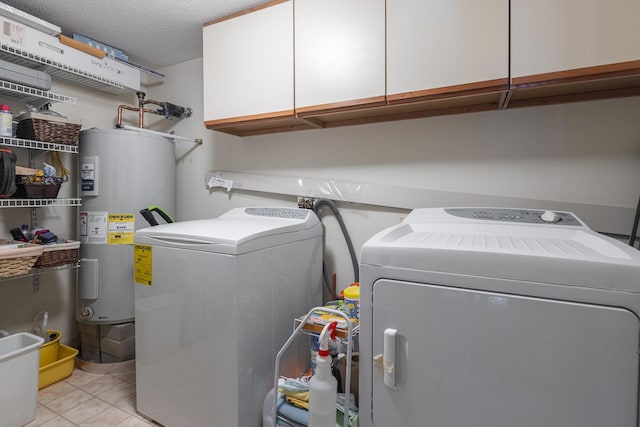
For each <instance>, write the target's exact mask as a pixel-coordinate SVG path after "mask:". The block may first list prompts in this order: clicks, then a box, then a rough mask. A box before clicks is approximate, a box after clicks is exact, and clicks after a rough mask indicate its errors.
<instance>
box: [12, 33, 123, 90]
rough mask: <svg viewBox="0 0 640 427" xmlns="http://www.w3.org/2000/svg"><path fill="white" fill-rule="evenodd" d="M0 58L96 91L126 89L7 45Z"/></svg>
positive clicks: (85, 72)
mask: <svg viewBox="0 0 640 427" xmlns="http://www.w3.org/2000/svg"><path fill="white" fill-rule="evenodd" d="M0 58H1V59H4V60H5V61H8V62H12V63H14V64H18V65H23V66H25V67H30V68H35V69H38V70H39V71H43V72H45V73H47V74H49V75H50V76H51V77H55V78H59V79H61V80H66V81H70V82H72V83H76V84H79V85H81V86H85V87H89V88H94V89H100V90H105V89H117V90H119V91H124V90H125V89H126V88H125V87H124V85H122V84H121V83H119V82H116V81H114V80H111V79H107V78H105V77H102V76H98V75H96V74H94V73H90V72H88V71H84V70H80V69H78V68H76V67H73V66H71V65H68V64H63V63H60V62H58V61H54V60H52V59H49V58H44V57H42V56H40V55H36V54H33V53H30V52H28V51H25V50H22V49H17V48H15V47H13V46H10V45H8V44H5V43H1V44H0Z"/></svg>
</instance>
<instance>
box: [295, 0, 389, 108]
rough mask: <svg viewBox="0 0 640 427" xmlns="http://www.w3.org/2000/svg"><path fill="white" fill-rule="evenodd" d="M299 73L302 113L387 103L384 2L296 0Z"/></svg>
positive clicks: (298, 105)
mask: <svg viewBox="0 0 640 427" xmlns="http://www.w3.org/2000/svg"><path fill="white" fill-rule="evenodd" d="M295 70H296V75H295V91H296V92H295V93H296V102H295V104H296V109H297V111H298V113H304V112H305V111H307V110H322V109H325V108H326V109H331V108H339V107H347V108H348V107H349V106H354V105H367V104H373V103H384V100H385V98H384V96H385V0H295ZM338 104H339V105H338Z"/></svg>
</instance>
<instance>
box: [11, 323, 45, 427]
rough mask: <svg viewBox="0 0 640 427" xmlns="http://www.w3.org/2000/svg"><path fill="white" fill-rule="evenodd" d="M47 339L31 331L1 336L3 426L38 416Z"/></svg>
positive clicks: (23, 423)
mask: <svg viewBox="0 0 640 427" xmlns="http://www.w3.org/2000/svg"><path fill="white" fill-rule="evenodd" d="M43 342H44V339H43V338H42V337H39V336H37V335H33V334H30V333H28V332H20V333H17V334H13V335H9V336H8V337H4V338H0V378H1V379H2V380H1V381H0V427H13V426H22V425H25V424H28V423H29V422H31V421H32V420H33V419H34V418H35V416H36V405H37V403H38V386H37V383H38V359H39V358H40V353H39V352H38V348H39V347H40V346H41V345H42V343H43Z"/></svg>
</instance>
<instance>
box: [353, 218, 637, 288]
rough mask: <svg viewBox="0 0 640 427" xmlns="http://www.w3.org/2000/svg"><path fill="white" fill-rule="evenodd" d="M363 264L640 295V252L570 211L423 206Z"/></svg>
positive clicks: (377, 242) (378, 239)
mask: <svg viewBox="0 0 640 427" xmlns="http://www.w3.org/2000/svg"><path fill="white" fill-rule="evenodd" d="M360 262H361V264H362V265H372V266H385V267H389V268H390V269H393V268H401V269H412V270H417V271H431V272H438V273H452V274H464V275H471V276H483V277H489V278H502V279H511V280H519V281H530V282H539V283H547V284H562V285H568V286H580V287H589V288H596V289H614V290H621V291H628V292H640V252H639V251H638V250H636V249H634V248H631V247H630V246H628V245H626V244H624V243H623V242H620V241H618V240H615V239H612V238H609V237H607V236H604V235H601V234H599V233H597V232H595V231H593V230H591V229H590V228H589V227H588V226H587V225H586V224H585V223H584V222H582V221H581V220H580V219H579V218H577V217H576V216H575V215H573V214H572V213H570V212H549V211H542V210H527V209H496V208H449V209H445V208H436V209H417V210H414V211H413V212H411V214H410V215H408V216H407V218H406V219H405V220H404V221H403V222H402V223H401V224H399V225H397V226H394V227H391V228H388V229H386V230H384V231H382V232H380V233H378V234H376V235H375V236H373V237H372V238H371V239H369V241H367V242H366V243H365V244H364V245H363V248H362V253H361V257H360Z"/></svg>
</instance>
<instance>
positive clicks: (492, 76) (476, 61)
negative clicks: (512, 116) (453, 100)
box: [387, 0, 509, 100]
mask: <svg viewBox="0 0 640 427" xmlns="http://www.w3.org/2000/svg"><path fill="white" fill-rule="evenodd" d="M508 77H509V2H508V0H485V1H481V2H479V1H477V0H388V1H387V94H388V95H389V99H390V100H396V99H401V98H411V97H416V96H424V95H430V94H435V93H438V92H443V91H448V92H455V91H463V90H468V89H482V88H492V87H495V86H496V85H503V86H506V84H507V83H508ZM445 88H447V89H445Z"/></svg>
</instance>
